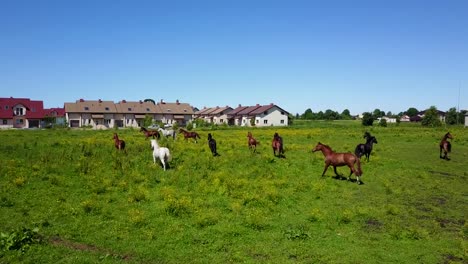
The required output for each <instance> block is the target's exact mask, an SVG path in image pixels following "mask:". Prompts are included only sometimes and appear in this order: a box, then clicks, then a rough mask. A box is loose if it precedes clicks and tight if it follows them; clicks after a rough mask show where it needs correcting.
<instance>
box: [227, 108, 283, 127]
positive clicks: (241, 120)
mask: <svg viewBox="0 0 468 264" xmlns="http://www.w3.org/2000/svg"><path fill="white" fill-rule="evenodd" d="M288 115H289V113H288V112H287V111H285V110H283V109H282V108H281V107H279V106H277V105H275V104H269V105H259V104H257V105H255V106H241V105H239V106H238V107H237V108H235V109H233V110H232V111H230V112H229V113H228V114H227V118H228V124H229V125H238V126H251V122H252V120H254V121H253V122H254V124H255V126H287V125H288V124H289V116H288Z"/></svg>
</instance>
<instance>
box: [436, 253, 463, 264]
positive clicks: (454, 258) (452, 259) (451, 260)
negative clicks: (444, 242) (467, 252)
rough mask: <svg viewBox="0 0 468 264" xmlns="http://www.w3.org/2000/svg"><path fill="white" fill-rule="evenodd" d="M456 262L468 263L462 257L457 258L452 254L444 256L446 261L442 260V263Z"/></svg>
mask: <svg viewBox="0 0 468 264" xmlns="http://www.w3.org/2000/svg"><path fill="white" fill-rule="evenodd" d="M454 262H459V263H467V261H465V260H463V258H462V257H457V256H454V255H452V254H446V255H444V259H443V260H442V262H441V263H443V264H449V263H454Z"/></svg>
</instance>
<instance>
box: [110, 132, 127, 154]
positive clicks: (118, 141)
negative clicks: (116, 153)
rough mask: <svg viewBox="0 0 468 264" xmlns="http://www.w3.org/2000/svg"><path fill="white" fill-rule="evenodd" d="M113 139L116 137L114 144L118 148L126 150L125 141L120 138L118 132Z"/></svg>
mask: <svg viewBox="0 0 468 264" xmlns="http://www.w3.org/2000/svg"><path fill="white" fill-rule="evenodd" d="M112 139H114V145H115V148H116V149H118V150H123V151H126V150H125V141H123V140H121V139H119V136H118V135H117V133H114V137H113V138H112Z"/></svg>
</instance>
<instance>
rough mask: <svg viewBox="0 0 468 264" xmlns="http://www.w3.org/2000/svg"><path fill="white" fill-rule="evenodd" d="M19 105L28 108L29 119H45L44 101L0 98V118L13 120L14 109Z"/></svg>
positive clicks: (27, 115)
mask: <svg viewBox="0 0 468 264" xmlns="http://www.w3.org/2000/svg"><path fill="white" fill-rule="evenodd" d="M17 105H22V106H24V107H26V115H25V118H27V119H38V118H43V117H44V103H43V102H42V101H32V100H30V99H28V98H13V97H10V98H0V118H6V119H11V118H13V116H14V115H13V111H14V110H13V109H14V107H15V106H17Z"/></svg>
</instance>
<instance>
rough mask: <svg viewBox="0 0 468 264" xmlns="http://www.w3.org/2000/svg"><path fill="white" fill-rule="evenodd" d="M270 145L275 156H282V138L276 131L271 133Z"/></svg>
mask: <svg viewBox="0 0 468 264" xmlns="http://www.w3.org/2000/svg"><path fill="white" fill-rule="evenodd" d="M271 147H272V148H273V155H274V156H277V157H280V158H282V157H284V149H283V138H282V137H280V135H278V133H275V134H274V135H273V140H272V141H271ZM276 152H278V155H276Z"/></svg>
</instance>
